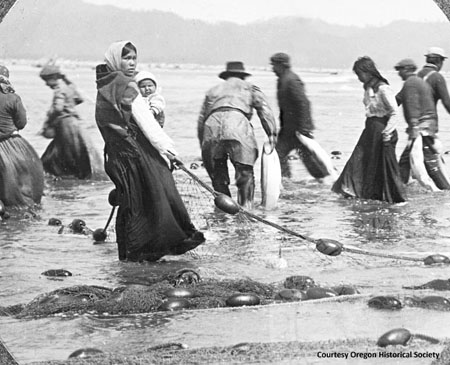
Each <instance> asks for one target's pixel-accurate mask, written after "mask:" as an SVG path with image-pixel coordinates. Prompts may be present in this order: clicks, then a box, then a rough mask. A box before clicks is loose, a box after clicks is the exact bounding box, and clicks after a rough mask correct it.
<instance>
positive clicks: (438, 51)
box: [425, 47, 447, 58]
mask: <svg viewBox="0 0 450 365" xmlns="http://www.w3.org/2000/svg"><path fill="white" fill-rule="evenodd" d="M425 56H437V57H442V58H447V56H446V55H445V51H444V50H443V49H442V48H441V47H430V48H428V50H427V53H426V54H425Z"/></svg>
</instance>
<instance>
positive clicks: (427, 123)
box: [395, 58, 450, 191]
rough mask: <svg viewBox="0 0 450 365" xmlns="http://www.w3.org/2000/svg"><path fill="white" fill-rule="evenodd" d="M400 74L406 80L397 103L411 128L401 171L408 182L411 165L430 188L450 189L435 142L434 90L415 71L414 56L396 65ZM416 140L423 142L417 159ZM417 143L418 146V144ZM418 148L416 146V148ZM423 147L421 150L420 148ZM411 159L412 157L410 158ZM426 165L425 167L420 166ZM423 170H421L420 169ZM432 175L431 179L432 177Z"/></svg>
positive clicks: (422, 181) (408, 130) (404, 179)
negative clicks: (415, 153)
mask: <svg viewBox="0 0 450 365" xmlns="http://www.w3.org/2000/svg"><path fill="white" fill-rule="evenodd" d="M395 69H396V70H397V71H398V74H399V76H400V77H401V79H402V80H403V81H404V84H403V87H402V89H401V90H400V92H399V93H398V94H397V96H396V98H397V102H398V103H399V104H401V105H402V107H403V114H404V116H405V120H406V123H407V124H408V128H407V130H406V132H407V133H408V144H407V146H406V148H405V150H404V151H403V153H402V156H401V157H400V163H399V165H400V174H401V177H402V180H403V182H404V183H407V182H408V180H409V176H410V171H411V167H412V166H416V167H418V169H417V168H416V169H415V171H413V175H414V177H415V178H417V179H418V180H419V182H420V183H421V184H422V185H424V186H425V187H427V188H430V189H431V190H433V191H435V190H438V189H450V183H449V179H448V176H447V173H446V171H445V169H444V166H443V164H442V161H441V158H440V155H439V152H438V151H437V149H436V147H435V145H436V138H437V137H436V133H437V114H436V105H435V103H434V101H433V96H432V93H431V89H430V87H429V86H428V84H427V83H426V82H425V81H423V80H422V79H421V78H420V77H419V76H417V75H416V74H415V71H416V70H417V66H416V64H415V63H414V61H413V60H411V59H408V58H407V59H404V60H401V61H400V62H398V63H397V64H396V65H395ZM417 143H419V144H420V145H422V148H420V149H419V151H418V152H419V157H418V158H416V159H414V154H413V151H414V150H417V147H418V146H417V145H416V144H417ZM415 145H416V146H415ZM415 147H416V149H414V148H415ZM420 150H421V151H420ZM411 158H412V159H411ZM422 165H424V167H425V169H421V166H422ZM420 171H422V172H420ZM429 178H431V180H430V179H429Z"/></svg>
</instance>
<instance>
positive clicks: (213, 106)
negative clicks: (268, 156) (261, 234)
mask: <svg viewBox="0 0 450 365" xmlns="http://www.w3.org/2000/svg"><path fill="white" fill-rule="evenodd" d="M248 76H250V73H248V72H247V71H245V68H244V64H243V63H242V62H240V61H233V62H227V64H226V70H225V71H223V72H221V73H220V74H219V77H220V78H221V79H223V80H225V81H224V82H222V83H220V84H218V85H216V86H214V87H213V88H211V89H210V90H208V91H207V93H206V96H205V99H204V102H203V106H202V109H201V111H200V116H199V118H198V128H197V131H198V139H199V141H200V146H201V150H202V158H203V164H204V166H205V168H206V170H207V172H208V174H209V176H210V178H211V181H212V184H213V187H214V190H216V191H217V192H220V193H223V194H226V195H228V196H231V193H230V189H229V187H228V186H229V184H230V177H229V175H228V167H227V161H228V158H229V159H230V161H231V162H232V164H233V166H234V169H235V177H236V185H237V188H238V203H239V204H240V205H242V206H246V207H248V208H251V207H252V206H253V198H254V190H255V178H254V171H253V166H254V164H255V162H256V159H257V158H258V145H257V142H256V137H255V134H254V132H253V126H252V125H251V124H250V120H251V118H252V115H253V109H255V110H256V113H257V114H258V117H259V119H260V121H261V124H262V126H263V128H264V131H265V132H266V134H267V136H268V137H269V142H270V143H271V144H272V147H273V148H274V147H275V143H276V133H277V127H276V122H275V118H274V116H273V113H272V110H271V109H270V106H269V103H268V102H267V100H266V97H265V95H264V94H263V92H262V91H261V90H260V89H259V88H258V87H257V86H255V85H252V84H251V83H250V82H247V81H246V80H245V79H246V78H247V77H248Z"/></svg>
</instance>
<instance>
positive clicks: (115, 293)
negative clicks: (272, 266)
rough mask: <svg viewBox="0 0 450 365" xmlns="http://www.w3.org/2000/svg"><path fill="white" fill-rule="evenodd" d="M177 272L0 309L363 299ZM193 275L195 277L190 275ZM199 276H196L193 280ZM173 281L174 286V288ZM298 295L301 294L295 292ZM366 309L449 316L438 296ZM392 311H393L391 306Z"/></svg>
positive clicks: (307, 284) (302, 279) (304, 283)
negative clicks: (178, 293) (175, 299)
mask: <svg viewBox="0 0 450 365" xmlns="http://www.w3.org/2000/svg"><path fill="white" fill-rule="evenodd" d="M188 271H191V272H193V273H195V272H194V271H193V270H190V269H186V270H180V271H178V273H180V272H181V273H182V275H179V276H178V279H176V280H175V279H174V278H175V277H176V275H172V274H169V275H166V276H165V277H163V278H160V280H159V281H157V282H154V283H153V284H151V285H140V284H133V285H128V286H126V287H118V288H115V289H111V288H105V287H100V286H89V285H79V286H73V287H68V288H61V289H57V290H54V291H52V292H50V293H45V294H41V295H39V296H37V297H36V298H35V299H33V300H32V301H31V302H30V303H28V304H26V305H13V306H9V307H3V308H1V307H0V314H2V315H3V316H14V317H16V318H39V317H45V316H51V315H55V314H58V313H66V314H75V313H77V314H82V313H94V314H137V313H151V312H157V311H161V310H163V309H161V307H160V306H161V304H163V303H164V302H165V301H166V300H167V296H168V295H167V291H168V290H169V289H173V288H174V287H181V288H187V289H189V290H190V291H191V293H192V297H190V298H189V299H188V300H187V306H186V307H185V309H190V310H199V309H209V308H221V307H227V299H228V298H230V297H231V296H232V295H234V294H239V293H245V294H251V295H253V296H257V297H258V299H259V305H272V304H273V305H275V304H280V303H283V302H294V301H304V300H307V301H308V302H309V301H311V300H322V301H323V300H328V301H330V300H331V301H334V302H340V301H355V300H367V299H368V298H367V295H364V294H360V293H359V292H358V290H357V289H356V288H354V287H351V286H346V285H344V286H342V285H341V286H337V287H332V288H328V287H321V286H320V285H319V284H316V283H315V282H314V281H313V280H312V279H311V278H309V277H306V276H291V277H288V278H286V280H285V281H284V282H279V283H272V284H265V283H261V282H257V281H254V280H251V279H248V278H245V279H223V280H218V279H212V278H208V279H203V280H199V281H197V280H195V281H189V280H186V281H184V280H182V279H181V280H180V278H183V277H184V278H187V277H188V276H184V275H186V272H188ZM195 274H196V275H198V274H197V273H195ZM198 278H199V276H198ZM177 283H178V285H176V284H177ZM300 291H302V292H300ZM368 305H369V306H370V307H376V308H378V309H399V308H401V307H402V306H409V307H417V308H423V309H428V310H437V311H446V312H450V302H449V301H448V300H447V299H446V298H444V297H440V296H428V297H423V298H422V297H418V296H414V297H410V296H403V297H400V296H396V297H395V298H393V297H389V296H387V297H386V296H379V297H375V298H371V300H369V301H368ZM394 307H395V308H394Z"/></svg>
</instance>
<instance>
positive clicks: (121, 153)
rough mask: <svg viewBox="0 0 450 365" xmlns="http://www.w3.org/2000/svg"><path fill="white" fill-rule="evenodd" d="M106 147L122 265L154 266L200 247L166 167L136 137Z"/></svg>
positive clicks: (199, 237)
mask: <svg viewBox="0 0 450 365" xmlns="http://www.w3.org/2000/svg"><path fill="white" fill-rule="evenodd" d="M127 139H128V140H129V141H130V143H129V144H128V147H127V146H126V142H125V140H124V141H122V142H120V144H118V143H116V144H110V145H108V146H107V147H106V154H107V158H106V159H105V169H106V173H107V174H108V175H109V176H110V178H111V180H112V181H113V182H114V184H115V186H116V189H117V192H118V200H119V210H118V214H117V219H116V234H117V244H118V249H119V259H120V260H130V261H143V260H147V261H156V260H158V259H159V258H161V257H162V256H164V255H167V254H174V255H178V254H182V253H185V252H187V251H189V250H191V249H193V248H195V247H196V246H198V245H199V244H201V243H202V242H204V240H205V239H204V237H203V234H202V233H201V232H199V231H197V230H196V229H195V227H194V225H193V224H192V222H191V219H190V217H189V214H188V212H187V210H186V207H185V205H184V203H183V201H182V200H181V197H180V195H179V193H178V190H177V188H176V186H175V181H174V179H173V176H172V173H171V171H170V170H169V167H168V165H167V163H166V162H165V161H164V159H163V158H162V157H161V156H160V154H159V153H158V152H157V151H156V149H155V148H154V147H153V146H152V145H151V144H150V143H149V142H148V141H147V139H145V137H144V136H143V135H142V134H140V133H139V134H138V136H137V138H136V140H135V141H134V140H132V139H131V137H128V138H127Z"/></svg>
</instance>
